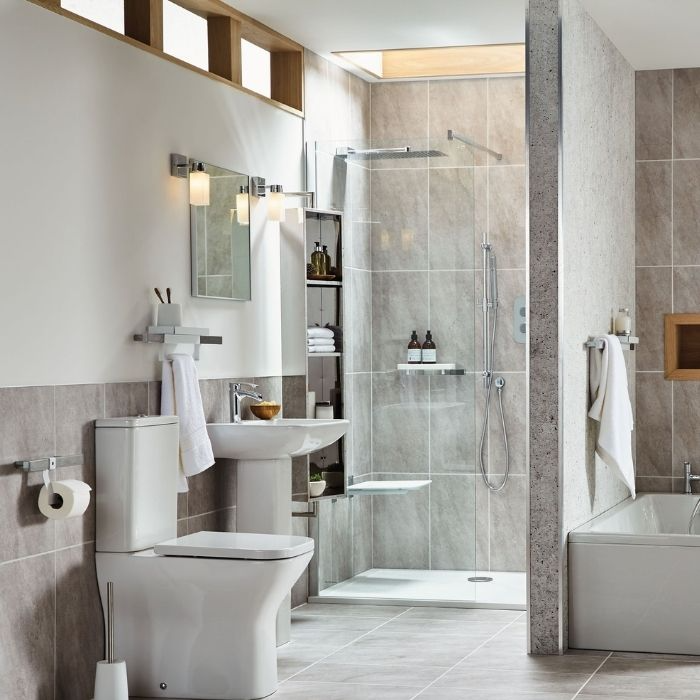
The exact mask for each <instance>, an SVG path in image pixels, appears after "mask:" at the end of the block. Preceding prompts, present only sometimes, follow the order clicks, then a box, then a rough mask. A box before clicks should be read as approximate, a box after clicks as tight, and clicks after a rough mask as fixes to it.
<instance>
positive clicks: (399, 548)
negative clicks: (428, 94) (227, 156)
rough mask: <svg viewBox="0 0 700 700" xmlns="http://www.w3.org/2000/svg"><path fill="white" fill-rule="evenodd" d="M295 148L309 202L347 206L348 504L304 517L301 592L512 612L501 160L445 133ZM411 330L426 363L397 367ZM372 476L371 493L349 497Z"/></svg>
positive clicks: (519, 396)
mask: <svg viewBox="0 0 700 700" xmlns="http://www.w3.org/2000/svg"><path fill="white" fill-rule="evenodd" d="M308 155H309V166H310V167H309V189H314V190H315V191H316V192H317V197H318V206H320V207H325V208H331V209H339V210H343V211H344V214H345V244H344V253H343V255H344V275H343V277H344V284H345V295H344V297H345V302H344V304H345V308H344V319H345V324H344V329H343V330H344V342H345V350H344V353H345V356H344V372H345V387H346V390H345V394H346V395H345V414H346V416H347V417H348V418H350V420H351V429H350V431H349V433H348V435H347V440H346V442H347V445H346V449H347V461H348V464H347V465H346V471H347V473H348V475H349V479H350V480H351V484H350V488H349V493H350V494H351V496H350V497H348V498H342V499H337V500H335V501H334V500H322V501H320V502H319V504H318V505H319V509H318V518H317V519H316V520H315V521H314V522H313V523H312V530H313V534H314V536H315V538H316V542H317V555H316V568H315V572H314V575H312V577H311V589H312V590H311V594H312V600H322V601H325V602H331V601H344V602H347V601H358V600H364V601H371V602H377V601H382V602H395V603H406V602H409V603H411V604H420V603H431V604H436V603H437V604H443V605H444V604H449V605H456V606H465V607H469V606H486V607H490V606H492V607H514V608H522V607H524V605H525V574H524V569H525V541H524V537H525V493H526V491H525V478H524V464H525V459H524V454H521V453H524V431H519V430H517V428H520V427H522V426H523V425H524V416H525V397H524V388H525V381H524V365H522V366H521V365H520V364H519V361H518V360H517V359H514V358H517V357H519V355H518V353H519V352H522V353H523V356H524V346H523V345H522V343H523V342H524V333H522V326H521V323H522V320H523V319H522V318H521V317H520V312H519V309H520V308H524V302H523V297H522V295H523V294H524V273H523V274H522V275H521V274H519V272H520V268H521V267H522V268H524V258H523V260H522V263H520V264H519V265H517V266H516V265H514V264H512V261H513V256H514V254H513V251H509V250H498V249H497V247H498V243H499V241H494V240H491V238H490V235H489V234H490V231H489V220H490V207H491V206H492V204H491V202H490V200H489V187H490V186H495V183H497V182H498V177H497V176H496V175H495V174H494V173H491V172H490V169H491V167H494V168H495V167H502V166H501V157H500V154H499V153H496V152H495V151H493V150H489V149H486V148H485V146H483V145H482V144H479V143H477V142H475V141H473V140H472V139H470V138H469V137H468V136H466V135H461V134H458V133H456V132H455V131H450V133H449V134H448V133H447V130H445V132H444V134H443V135H442V136H440V137H436V138H430V139H427V138H410V137H402V138H400V139H381V140H375V141H373V142H343V141H337V142H319V143H316V144H310V145H309V153H308ZM491 164H494V165H493V166H492V165H491ZM495 164H497V165H495ZM504 166H505V167H508V166H507V164H504ZM496 256H498V259H499V260H500V259H501V258H502V259H503V260H504V261H505V263H506V265H507V266H508V267H505V268H503V269H499V268H497V265H496V262H497V257H496ZM413 330H417V331H418V334H419V338H420V340H421V342H422V341H423V339H424V337H425V334H426V332H427V331H428V330H430V331H431V333H432V336H433V338H434V340H435V342H436V344H437V355H438V357H437V362H438V365H436V368H432V367H431V366H430V365H419V366H417V367H412V368H410V369H405V368H404V369H402V368H400V367H398V366H399V365H401V364H402V363H405V362H406V350H407V347H406V346H407V344H408V341H409V339H410V336H411V332H412V331H413ZM441 365H447V366H446V367H443V366H441ZM511 426H514V427H515V428H516V431H515V433H516V434H515V436H514V439H512V436H511V432H510V431H511ZM519 432H522V433H523V435H522V436H520V437H519V435H518V433H519ZM509 439H510V442H509ZM509 468H510V470H511V475H510V476H509ZM513 471H515V472H516V474H515V475H514V474H513V473H512V472H513ZM368 481H372V482H381V488H379V487H378V488H377V489H373V490H372V491H371V494H372V495H366V494H365V493H362V491H360V490H356V489H353V488H352V487H353V486H357V485H358V484H362V483H363V482H368ZM397 481H409V482H418V481H424V482H429V484H427V485H425V486H423V487H420V488H416V489H415V490H405V489H398V488H394V487H393V484H392V482H397ZM383 489H386V490H383Z"/></svg>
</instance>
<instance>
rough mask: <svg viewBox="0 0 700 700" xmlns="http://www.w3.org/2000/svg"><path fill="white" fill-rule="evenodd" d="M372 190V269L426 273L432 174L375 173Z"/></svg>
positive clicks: (422, 169) (413, 171)
mask: <svg viewBox="0 0 700 700" xmlns="http://www.w3.org/2000/svg"><path fill="white" fill-rule="evenodd" d="M398 111H400V110H398ZM371 188H372V189H371V194H372V197H371V207H372V221H373V222H375V223H373V224H372V269H373V270H426V269H427V268H428V202H429V171H428V170H427V169H425V168H421V169H413V170H406V169H403V170H374V171H372V185H371Z"/></svg>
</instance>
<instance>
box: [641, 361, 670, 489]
mask: <svg viewBox="0 0 700 700" xmlns="http://www.w3.org/2000/svg"><path fill="white" fill-rule="evenodd" d="M636 384H637V387H636V389H637V391H636V393H637V420H636V425H635V433H636V437H637V459H636V472H637V477H638V478H639V477H640V476H655V477H662V476H663V477H669V478H670V477H671V464H672V454H673V451H672V444H673V432H672V429H673V396H672V392H673V385H672V383H671V382H667V381H666V380H665V379H664V375H663V374H662V373H661V372H638V373H637V381H636Z"/></svg>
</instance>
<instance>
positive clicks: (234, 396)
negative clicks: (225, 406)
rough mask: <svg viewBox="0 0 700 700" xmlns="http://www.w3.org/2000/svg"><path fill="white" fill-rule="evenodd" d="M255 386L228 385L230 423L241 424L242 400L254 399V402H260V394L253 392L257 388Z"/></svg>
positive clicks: (245, 384) (248, 384) (232, 383)
mask: <svg viewBox="0 0 700 700" xmlns="http://www.w3.org/2000/svg"><path fill="white" fill-rule="evenodd" d="M244 386H245V387H250V389H244V388H243V387H244ZM257 386H258V385H257V384H251V383H250V382H240V383H237V382H231V383H230V384H229V385H228V393H229V406H230V409H231V423H240V422H241V405H242V402H243V399H255V400H256V401H262V394H259V393H258V392H257V391H253V390H254V389H256V388H257Z"/></svg>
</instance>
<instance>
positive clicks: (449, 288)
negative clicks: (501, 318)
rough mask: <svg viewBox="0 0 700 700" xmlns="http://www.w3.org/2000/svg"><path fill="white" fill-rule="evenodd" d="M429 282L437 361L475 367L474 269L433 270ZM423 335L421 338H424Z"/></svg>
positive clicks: (469, 367) (431, 325)
mask: <svg viewBox="0 0 700 700" xmlns="http://www.w3.org/2000/svg"><path fill="white" fill-rule="evenodd" d="M429 283H430V331H431V333H432V336H433V339H434V340H435V344H436V346H437V357H438V362H456V363H457V364H458V365H459V366H460V367H464V368H465V369H467V370H469V371H471V370H473V369H474V323H475V319H474V309H475V306H476V305H475V303H474V273H473V272H472V271H448V270H440V271H433V272H431V273H430V276H429ZM422 340H423V338H421V342H422Z"/></svg>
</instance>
